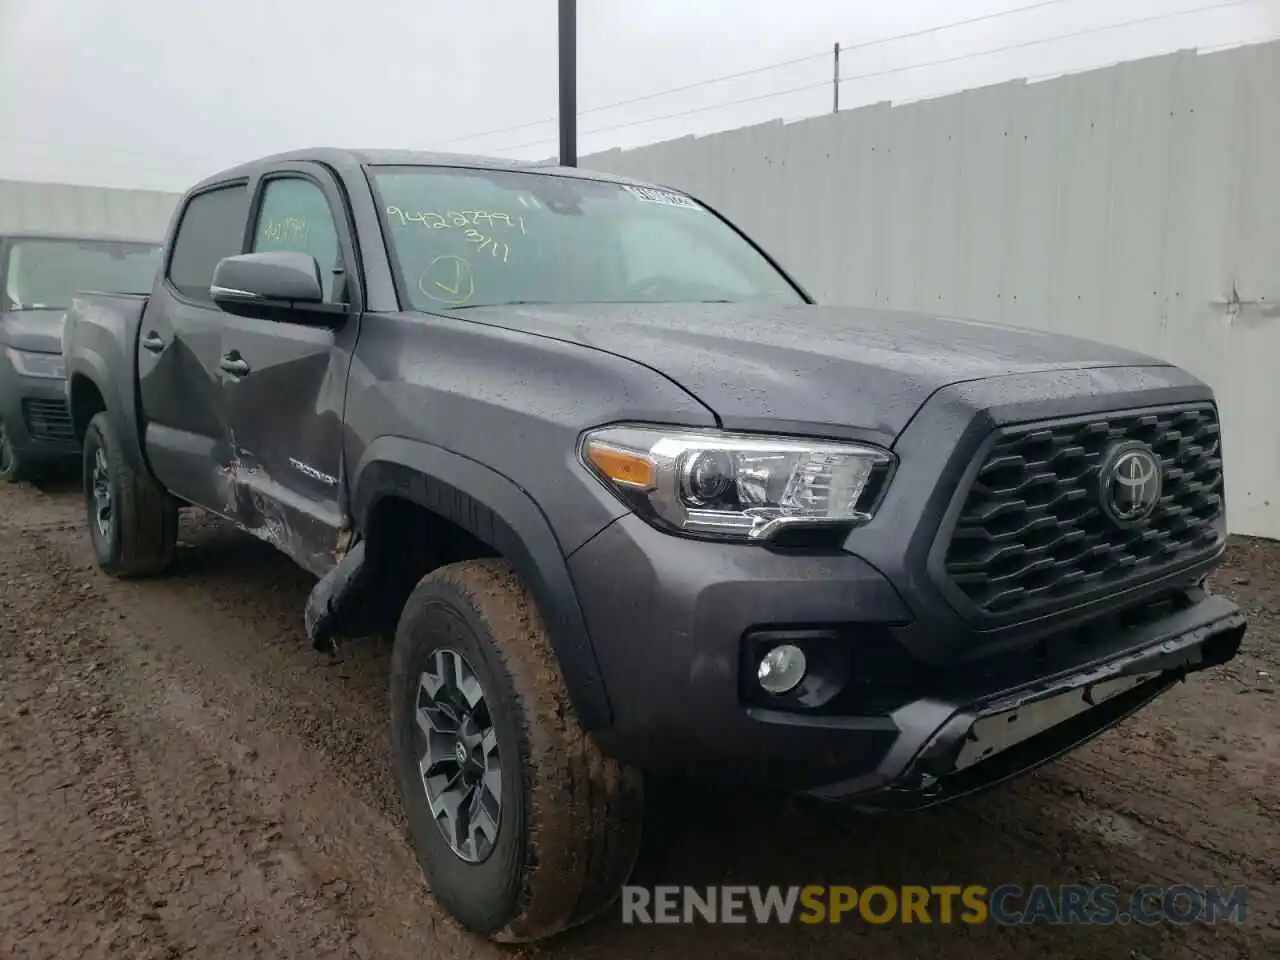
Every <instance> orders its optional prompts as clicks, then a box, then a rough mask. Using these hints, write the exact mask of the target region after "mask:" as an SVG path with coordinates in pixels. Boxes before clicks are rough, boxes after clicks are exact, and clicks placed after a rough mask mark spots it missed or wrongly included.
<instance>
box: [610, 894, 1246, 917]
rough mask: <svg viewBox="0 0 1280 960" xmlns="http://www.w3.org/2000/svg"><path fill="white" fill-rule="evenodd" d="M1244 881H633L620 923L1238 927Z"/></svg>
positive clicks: (1243, 907) (1243, 906) (1242, 910)
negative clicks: (1129, 885)
mask: <svg viewBox="0 0 1280 960" xmlns="http://www.w3.org/2000/svg"><path fill="white" fill-rule="evenodd" d="M1247 900H1248V891H1247V890H1246V889H1245V888H1244V887H1234V888H1231V889H1224V888H1219V887H1193V886H1187V885H1178V886H1172V887H1161V886H1155V885H1150V884H1148V885H1144V886H1138V887H1135V888H1133V889H1131V890H1128V891H1121V890H1120V888H1119V887H1115V886H1110V885H1105V884H1104V885H1099V886H1083V885H1062V886H1045V885H1036V886H1031V887H1022V886H1019V885H1016V884H1004V885H1001V886H997V887H992V888H988V887H984V886H978V885H968V886H961V885H955V886H940V885H938V886H929V887H925V886H902V887H888V886H868V887H863V888H858V887H851V886H818V885H812V886H805V887H755V886H722V887H674V886H672V887H662V886H659V887H653V888H649V887H638V886H627V887H623V889H622V901H621V906H622V922H623V923H640V924H649V923H695V922H698V921H701V922H704V923H762V924H764V923H797V922H798V923H809V924H818V923H842V922H863V923H874V924H885V923H916V924H953V923H965V924H980V923H997V924H1002V925H1010V926H1013V925H1022V924H1033V923H1048V924H1064V925H1077V924H1087V925H1112V924H1121V925H1123V924H1130V923H1137V924H1144V925H1153V924H1159V923H1175V924H1191V923H1206V924H1221V923H1233V924H1240V923H1243V922H1244V921H1245V916H1246V913H1247Z"/></svg>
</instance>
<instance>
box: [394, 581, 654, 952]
mask: <svg viewBox="0 0 1280 960" xmlns="http://www.w3.org/2000/svg"><path fill="white" fill-rule="evenodd" d="M450 683H452V684H453V687H454V688H456V689H455V690H451V689H450V688H449V686H450ZM451 713H452V714H454V716H452V717H451V716H450V714H451ZM420 714H421V718H420ZM391 724H392V749H393V762H394V764H395V768H396V778H397V781H398V784H399V787H400V791H401V797H402V799H403V800H404V804H405V811H406V814H407V817H408V821H409V832H410V836H411V839H412V841H413V845H414V848H415V852H416V854H417V857H418V862H419V863H420V864H421V866H422V870H423V874H424V876H425V877H426V880H427V884H428V886H429V887H430V889H431V891H432V893H433V895H434V896H435V898H436V900H437V901H439V902H440V904H441V905H442V906H443V907H444V908H445V909H447V910H448V911H449V912H450V913H451V914H453V916H454V917H455V918H457V919H458V920H459V921H460V922H461V923H462V924H463V925H464V926H466V927H467V928H469V929H470V930H472V931H474V932H476V933H480V934H483V935H485V936H487V937H489V938H491V939H493V940H498V941H504V942H522V941H531V940H538V939H542V938H544V937H547V936H550V935H552V934H554V933H557V932H559V931H561V930H564V929H566V928H568V927H571V926H574V925H576V924H579V923H583V922H585V921H587V920H589V919H591V918H592V917H593V916H595V915H597V914H599V913H600V912H601V911H603V910H604V909H606V908H607V907H608V906H610V905H611V904H612V903H613V902H614V901H615V900H616V899H617V897H618V895H619V893H620V891H621V887H622V885H623V884H624V883H625V882H626V880H627V877H628V876H629V875H630V873H631V869H632V866H633V865H634V863H635V858H636V853H637V851H638V849H639V843H640V829H641V819H642V812H643V810H642V808H643V786H642V781H641V778H640V775H639V774H638V773H636V772H635V771H633V770H630V769H628V768H625V767H622V766H620V765H619V764H618V763H616V762H614V761H613V760H611V759H609V758H608V757H606V756H604V755H603V754H602V753H601V752H600V751H599V750H598V749H597V748H596V746H595V744H594V743H593V742H592V741H591V740H590V739H589V738H588V737H587V736H586V735H585V734H584V733H583V732H582V729H581V728H580V727H579V726H578V722H577V720H576V718H575V716H574V713H573V710H572V708H571V707H570V705H569V698H568V694H567V692H566V690H565V685H564V680H563V679H562V677H561V674H560V669H559V667H558V666H557V663H556V659H555V655H554V654H553V653H552V650H551V643H550V640H549V639H548V636H547V629H546V626H545V625H544V623H543V621H542V618H541V616H540V615H539V613H538V611H537V609H536V607H535V606H534V603H533V600H532V598H531V597H530V596H529V594H528V593H527V591H526V590H525V588H524V586H523V585H522V584H521V582H520V580H519V578H517V576H516V575H515V573H514V572H513V571H512V569H511V567H510V565H509V564H508V563H507V562H506V561H503V560H477V561H468V562H464V563H455V564H450V565H448V566H445V567H441V568H440V569H438V570H436V571H434V572H432V573H431V574H428V575H427V576H426V577H424V578H423V579H422V581H421V582H420V583H419V584H418V586H417V587H416V588H415V589H414V591H413V593H412V594H411V595H410V597H409V600H408V602H407V603H406V604H405V607H404V610H403V612H402V614H401V617H400V622H399V627H398V629H397V631H396V639H395V646H394V648H393V651H392V656H391ZM451 725H452V727H453V728H454V730H455V731H456V736H455V734H451V733H450V732H449V728H450V727H451ZM428 733H429V734H430V737H428V735H427V734H428ZM451 737H454V739H452V740H451V739H450V738H451ZM450 754H453V755H454V756H455V761H454V763H453V766H452V767H451V766H450V764H449V762H448V758H449V755H450ZM464 755H466V757H467V759H466V760H465V761H464V760H463V759H462V758H463V757H464ZM424 758H425V759H426V760H427V761H430V762H429V763H425V764H424ZM420 765H425V766H426V768H427V775H426V776H424V775H423V774H422V773H421V772H420ZM495 773H496V776H495ZM468 780H470V782H471V784H472V786H471V788H470V789H471V793H470V794H467V795H465V796H469V797H470V799H462V800H454V799H451V798H453V797H454V796H455V795H454V794H448V793H446V792H445V788H446V787H447V785H448V784H449V783H454V784H455V785H459V786H460V787H461V788H462V789H464V790H465V789H466V788H467V783H468ZM433 790H434V794H433ZM495 797H496V798H497V799H498V800H499V801H500V802H499V804H497V805H496V806H495V804H494V802H493V800H494V798H495ZM451 806H453V808H454V814H453V817H452V818H450V815H449V809H450V807H451ZM459 826H460V827H461V829H455V827H459ZM473 826H474V827H475V829H474V830H472V829H471V828H472V827H473ZM464 834H465V835H466V837H465V839H464V840H463V842H461V843H459V842H458V840H459V838H460V837H463V835H464ZM487 834H492V837H489V836H488V835H487Z"/></svg>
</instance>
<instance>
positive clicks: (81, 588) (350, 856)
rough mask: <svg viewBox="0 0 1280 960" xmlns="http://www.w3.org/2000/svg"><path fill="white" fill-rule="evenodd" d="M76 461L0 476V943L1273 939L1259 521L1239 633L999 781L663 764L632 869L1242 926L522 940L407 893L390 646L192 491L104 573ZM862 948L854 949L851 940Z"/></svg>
mask: <svg viewBox="0 0 1280 960" xmlns="http://www.w3.org/2000/svg"><path fill="white" fill-rule="evenodd" d="M82 515H83V514H82V506H81V502H80V499H79V494H78V492H76V491H75V490H74V489H73V488H72V487H71V486H70V485H69V484H65V483H62V484H59V485H57V486H54V487H48V488H46V489H44V490H39V489H35V488H32V487H28V486H22V487H9V488H5V489H2V490H0V547H2V549H0V958H2V960H18V958H28V957H30V958H58V960H65V958H72V957H138V958H153V957H155V958H159V957H166V958H167V957H179V956H184V957H185V956H190V957H208V958H232V957H270V958H280V960H285V958H293V957H298V958H302V957H306V958H328V957H344V958H345V957H356V958H361V960H368V958H374V957H377V958H389V960H396V958H401V957H406V958H407V957H413V958H424V957H433V958H452V957H486V958H488V957H499V956H507V957H510V956H512V955H537V954H541V955H546V956H553V957H563V958H580V960H588V958H597V960H606V958H608V960H624V958H626V960H632V958H645V957H668V956H681V957H686V958H690V960H696V958H699V957H713V956H714V957H716V958H728V957H752V958H764V960H769V958H778V960H781V958H791V957H796V956H808V957H815V958H818V957H821V958H828V957H829V958H853V957H865V956H871V955H874V956H876V957H878V958H879V960H908V958H910V960H915V958H924V957H936V958H943V960H967V958H978V957H993V958H1013V957H1019V958H1020V957H1032V956H1038V957H1045V958H1064V960H1065V958H1073V960H1095V958H1096V960H1125V958H1129V960H1175V958H1182V957H1215V958H1218V957H1221V958H1236V957H1241V958H1243V957H1248V958H1263V957H1268V958H1274V957H1276V956H1280V732H1278V730H1277V727H1278V726H1280V724H1278V722H1277V721H1278V720H1280V686H1278V685H1277V682H1276V678H1277V677H1280V579H1277V577H1278V576H1280V544H1264V543H1258V542H1250V541H1238V542H1236V543H1234V544H1233V545H1232V549H1231V553H1230V557H1229V561H1228V563H1227V564H1226V566H1225V567H1224V568H1223V570H1222V571H1221V572H1220V573H1219V575H1218V576H1217V580H1216V585H1217V589H1219V590H1220V591H1222V592H1226V593H1229V594H1232V595H1233V596H1234V597H1235V598H1236V599H1237V600H1238V601H1239V602H1240V603H1241V604H1242V605H1243V606H1244V607H1245V609H1246V610H1247V611H1248V613H1249V614H1250V617H1251V619H1252V627H1251V629H1250V632H1249V635H1248V638H1247V640H1246V650H1245V651H1244V652H1243V653H1242V654H1241V656H1240V657H1239V658H1237V659H1236V660H1235V661H1233V662H1232V663H1231V664H1229V665H1227V666H1226V667H1225V668H1222V669H1219V670H1216V671H1214V672H1213V673H1211V674H1209V675H1206V676H1201V677H1198V678H1195V679H1193V680H1192V681H1191V682H1189V683H1187V684H1184V685H1181V686H1180V687H1178V688H1177V689H1176V690H1174V691H1172V692H1171V693H1170V694H1168V695H1166V697H1165V698H1163V699H1162V700H1161V701H1158V702H1157V703H1156V704H1155V705H1154V706H1153V707H1151V708H1149V709H1148V710H1147V711H1146V712H1144V713H1142V714H1140V715H1139V716H1137V717H1135V718H1132V719H1131V720H1129V721H1128V722H1126V723H1125V724H1124V725H1123V726H1122V727H1121V728H1119V729H1117V730H1115V731H1112V732H1110V733H1108V734H1107V735H1105V736H1104V737H1103V738H1101V739H1099V740H1098V741H1097V742H1095V743H1094V744H1092V745H1090V746H1089V747H1087V748H1085V749H1083V750H1081V751H1079V752H1078V753H1076V754H1074V755H1072V756H1071V757H1069V758H1067V759H1065V760H1063V761H1060V762H1058V763H1055V764H1053V765H1051V766H1049V767H1047V768H1045V770H1043V771H1042V772H1040V773H1037V774H1035V775H1032V776H1030V777H1028V778H1026V779H1024V780H1023V781H1021V782H1019V783H1017V784H1015V785H1013V786H1010V787H1006V788H1003V789H1001V790H998V791H993V792H991V793H988V794H985V795H983V796H981V797H977V798H972V799H970V800H968V801H964V802H961V803H959V804H956V805H953V806H952V807H950V808H942V809H940V810H937V811H929V812H925V813H921V814H916V815H914V816H908V817H902V818H888V819H870V818H867V817H863V816H859V815H856V814H853V813H847V812H844V811H835V812H831V811H826V812H822V813H821V814H820V815H815V812H814V810H813V809H812V808H811V807H809V806H808V805H803V804H796V803H793V802H789V801H786V800H784V799H780V798H775V797H768V796H758V795H755V794H748V793H744V794H742V795H740V796H738V797H735V798H734V805H733V810H734V816H733V817H731V818H726V817H725V816H724V815H723V807H722V806H721V805H720V802H721V801H722V800H723V791H721V792H720V793H719V794H718V795H717V794H715V793H713V792H712V791H710V790H707V789H705V788H703V789H698V788H695V787H691V786H678V785H670V784H668V785H662V786H660V788H659V790H658V792H657V796H656V797H655V800H654V802H653V804H652V805H651V812H650V815H649V820H648V822H647V824H646V840H645V845H644V850H643V853H642V856H641V862H640V864H639V867H638V869H637V874H636V876H635V878H634V881H633V882H636V883H642V884H680V885H684V884H689V885H706V884H713V883H724V882H728V883H744V884H761V885H767V884H774V883H776V884H807V883H840V884H852V885H855V886H864V885H867V884H871V883H882V884H888V885H890V886H893V885H898V884H917V883H920V884H933V883H981V884H985V885H987V886H989V887H994V886H996V885H998V884H1001V883H1022V884H1030V883H1048V884H1059V883H1113V884H1116V885H1117V886H1119V887H1121V889H1124V888H1126V887H1129V888H1132V887H1133V886H1136V885H1138V884H1143V883H1155V884H1161V885H1165V886H1168V885H1172V884H1176V883H1190V884H1194V885H1207V884H1215V883H1216V884H1220V885H1224V886H1234V885H1236V884H1243V885H1245V886H1247V887H1248V888H1249V891H1250V899H1249V917H1248V922H1247V923H1246V924H1245V925H1244V926H1240V927H1234V926H1233V927H1226V928H1218V929H1217V930H1209V929H1207V928H1204V927H1199V926H1191V927H1179V926H1175V925H1173V924H1165V925H1162V926H1157V927H1139V926H1136V925H1131V926H1123V927H1121V926H1116V927H1109V928H1103V927H1093V928H1088V927H1049V926H1044V925H1037V926H1035V927H1029V928H1016V929H1015V928H1000V927H998V926H996V925H994V924H988V925H983V926H977V927H966V926H963V925H955V926H951V927H943V926H920V925H915V926H910V925H897V924H894V925H887V926H870V925H867V924H865V923H863V922H861V921H853V922H849V923H844V924H841V925H839V926H823V927H803V926H789V927H782V926H766V927H761V926H756V925H747V926H738V927H734V926H718V927H711V926H675V927H672V926H666V927H643V926H628V925H623V924H622V923H621V919H620V914H619V913H618V912H617V911H615V912H613V913H610V914H609V915H607V916H605V917H604V918H602V919H601V920H599V921H597V922H595V923H592V924H590V925H588V926H587V927H585V928H582V929H579V930H577V931H573V932H571V933H569V934H566V935H564V936H563V937H560V938H557V939H556V940H553V941H551V942H550V943H548V944H545V945H543V946H541V947H539V948H537V949H531V948H524V949H523V950H513V949H503V948H498V947H495V946H492V945H490V944H488V943H486V942H482V941H480V940H477V939H475V938H473V937H471V936H469V935H467V934H466V933H464V932H463V931H461V930H460V929H459V928H458V927H456V926H455V925H454V924H453V923H452V921H450V920H449V919H447V918H446V917H445V916H444V915H443V914H442V912H441V911H440V910H439V909H438V908H437V907H436V906H435V905H434V904H433V903H432V901H431V899H430V896H429V895H428V894H427V893H426V892H425V890H424V888H423V885H422V882H421V877H420V874H419V872H418V870H417V868H416V865H415V863H414V860H413V857H412V854H411V852H410V849H409V846H408V844H407V842H406V840H405V839H404V833H403V823H402V817H401V815H400V812H399V808H398V800H397V797H396V795H395V791H394V786H393V783H392V777H391V772H390V766H389V762H388V736H387V730H386V717H387V704H386V697H387V684H386V674H387V669H388V655H389V651H388V649H387V647H386V646H385V644H383V643H382V642H376V641H369V642H366V643H362V644H359V645H356V646H353V647H352V648H350V649H349V650H348V651H347V652H345V654H344V656H343V658H342V659H341V660H337V661H332V660H330V659H328V658H327V657H324V656H321V655H319V654H316V653H314V652H313V651H312V650H311V649H310V647H309V645H308V644H307V642H306V640H305V638H304V636H303V633H302V622H301V620H302V618H301V611H302V605H303V601H304V598H305V597H306V595H307V592H308V590H309V589H310V586H311V583H312V581H311V580H310V578H309V577H308V576H307V575H306V574H305V573H303V572H302V571H300V570H298V569H297V568H295V567H294V566H292V564H291V563H290V562H289V561H288V560H286V559H285V558H284V557H283V556H281V555H279V554H277V553H275V552H274V551H273V550H272V549H271V548H269V547H267V546H265V545H263V544H261V543H259V542H257V541H255V540H252V539H249V538H247V537H245V536H243V535H241V534H238V533H236V532H234V531H230V530H227V529H226V528H224V527H221V526H219V525H216V524H213V523H210V522H207V521H203V520H199V519H198V518H187V519H186V520H184V529H183V538H182V539H183V544H182V548H181V550H180V554H179V559H178V562H177V564H176V568H175V570H174V571H173V573H172V574H171V575H169V576H167V577H165V578H164V579H161V580H156V581H150V582H141V583H120V582H115V581H112V580H110V579H108V578H106V577H104V576H102V575H101V574H100V573H98V572H97V570H96V568H95V567H94V566H93V564H92V561H91V558H90V554H89V550H88V546H87V541H86V538H85V536H84V532H83V528H82ZM872 951H874V954H873V953H872Z"/></svg>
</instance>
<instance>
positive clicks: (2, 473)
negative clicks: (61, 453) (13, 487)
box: [0, 420, 32, 483]
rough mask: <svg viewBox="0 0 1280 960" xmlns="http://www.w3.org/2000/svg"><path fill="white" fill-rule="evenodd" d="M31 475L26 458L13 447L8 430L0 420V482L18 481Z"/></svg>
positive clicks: (29, 477)
mask: <svg viewBox="0 0 1280 960" xmlns="http://www.w3.org/2000/svg"><path fill="white" fill-rule="evenodd" d="M31 475H32V474H31V470H30V468H29V465H28V464H27V462H26V459H25V458H24V457H23V456H22V454H20V453H18V451H17V450H15V449H14V448H13V441H12V440H11V439H10V437H9V431H8V430H7V429H5V425H4V421H2V420H0V483H19V482H21V481H23V480H30V479H31Z"/></svg>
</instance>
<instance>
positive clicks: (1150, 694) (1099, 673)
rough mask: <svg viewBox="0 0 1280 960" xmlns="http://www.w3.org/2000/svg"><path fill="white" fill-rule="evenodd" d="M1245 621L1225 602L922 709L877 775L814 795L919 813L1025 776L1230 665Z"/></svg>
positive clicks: (905, 724) (1208, 602)
mask: <svg viewBox="0 0 1280 960" xmlns="http://www.w3.org/2000/svg"><path fill="white" fill-rule="evenodd" d="M1245 629H1246V622H1245V618H1244V616H1243V615H1242V614H1241V613H1240V612H1239V611H1238V610H1237V609H1236V607H1235V605H1234V604H1233V603H1231V602H1230V601H1229V600H1227V599H1225V598H1223V597H1205V598H1204V599H1202V600H1200V601H1199V602H1198V603H1196V604H1195V605H1194V606H1192V607H1190V608H1188V609H1186V610H1183V611H1181V612H1179V613H1177V614H1175V615H1173V616H1170V617H1167V618H1165V619H1163V620H1161V621H1159V622H1157V623H1155V624H1152V625H1150V626H1148V627H1146V628H1145V629H1142V630H1138V631H1135V633H1134V635H1132V636H1131V637H1129V638H1126V640H1127V641H1132V642H1133V643H1134V644H1135V646H1134V647H1132V648H1131V649H1130V650H1128V651H1127V652H1126V653H1123V654H1120V655H1117V656H1114V657H1112V658H1110V659H1106V660H1103V661H1101V662H1098V663H1092V664H1089V665H1088V666H1086V667H1084V668H1082V669H1078V670H1074V671H1070V672H1067V673H1064V674H1061V675H1059V676H1054V677H1048V678H1044V679H1042V680H1040V681H1037V682H1035V683H1032V684H1028V685H1026V686H1023V687H1022V688H1020V689H1016V690H1010V691H1002V692H1000V693H999V694H996V695H993V696H987V697H984V698H980V699H977V700H974V701H972V702H970V703H967V704H954V703H940V702H937V701H930V700H925V701H916V702H914V703H911V704H908V705H907V706H905V707H902V708H900V709H899V710H897V711H895V712H894V714H893V721H894V725H895V727H896V728H897V730H898V731H899V735H898V738H897V740H896V741H895V743H894V747H893V749H892V750H891V751H890V752H889V753H888V754H887V755H886V756H885V758H884V759H883V760H882V762H881V763H880V765H879V766H878V767H877V768H876V770H874V771H872V772H871V773H869V774H866V775H864V776H861V777H855V778H851V779H849V780H843V781H839V782H836V783H832V784H827V785H825V786H823V787H821V788H818V789H815V790H812V791H811V792H812V793H813V794H814V795H816V796H819V797H823V798H826V799H844V798H849V797H855V798H857V805H858V806H861V807H863V808H866V809H889V808H920V807H926V806H931V805H933V804H937V803H941V802H944V801H948V800H954V799H956V798H958V797H961V796H965V795H967V794H970V793H974V792H976V791H978V790H981V789H984V788H986V787H989V786H992V785H994V784H997V783H1000V782H1003V781H1005V780H1008V779H1011V778H1013V777H1016V776H1018V775H1020V774H1023V773H1026V772H1027V771H1029V770H1032V769H1034V768H1035V767H1038V766H1040V765H1042V764H1044V763H1047V762H1048V761H1050V760H1052V759H1054V758H1055V757H1058V756H1061V755H1062V754H1064V753H1066V752H1068V751H1069V750H1072V749H1074V748H1075V747H1077V746H1079V745H1081V744H1083V743H1085V742H1087V741H1088V740H1091V739H1092V738H1094V737H1096V736H1097V735H1098V734H1100V733H1102V732H1103V731H1105V730H1107V729H1109V728H1110V727H1112V726H1114V725H1115V724H1117V723H1119V722H1120V721H1121V720H1123V719H1124V718H1125V717H1128V716H1130V715H1131V714H1133V713H1134V712H1135V711H1137V710H1139V709H1141V708H1142V707H1143V706H1145V705H1146V704H1148V703H1150V702H1151V701H1152V700H1154V699H1155V698H1156V697H1158V696H1159V695H1160V694H1162V693H1164V692H1165V691H1166V690H1167V689H1169V687H1171V686H1173V685H1174V684H1175V683H1177V682H1178V681H1179V680H1182V679H1184V678H1185V677H1186V676H1187V675H1188V674H1191V673H1195V672H1197V671H1201V670H1205V669H1208V668H1209V667H1213V666H1217V665H1218V664H1222V663H1225V662H1227V661H1228V660H1230V659H1231V658H1232V657H1234V656H1235V655H1236V652H1237V651H1238V650H1239V649H1240V643H1241V641H1242V639H1243V637H1244V633H1245Z"/></svg>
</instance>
